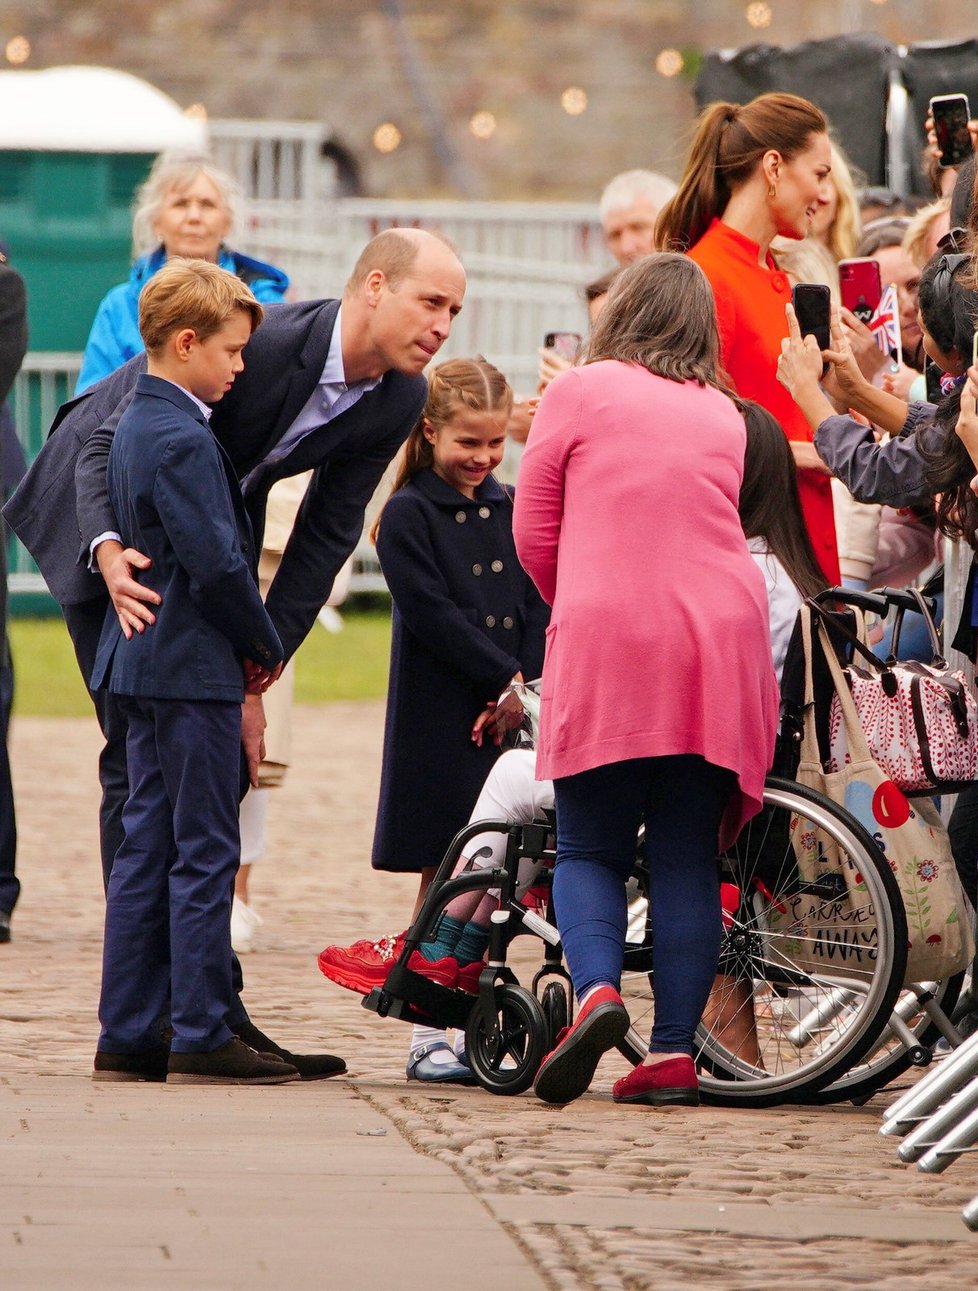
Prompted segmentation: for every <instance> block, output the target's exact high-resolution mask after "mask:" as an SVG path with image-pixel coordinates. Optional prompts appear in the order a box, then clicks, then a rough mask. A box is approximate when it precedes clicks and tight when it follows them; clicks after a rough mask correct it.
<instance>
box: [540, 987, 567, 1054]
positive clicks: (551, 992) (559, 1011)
mask: <svg viewBox="0 0 978 1291" xmlns="http://www.w3.org/2000/svg"><path fill="white" fill-rule="evenodd" d="M540 1007H541V1008H542V1009H543V1016H544V1017H545V1018H546V1019H547V1032H548V1042H549V1047H548V1050H547V1052H549V1051H550V1049H552V1048H553V1047H554V1045H555V1044H556V1043H557V1036H558V1035H559V1034H560V1032H561V1031H562V1030H563V1028H564V1027H566V1026H569V1025H570V1006H569V1004H568V1001H567V988H566V987H565V986H564V984H563V982H548V983H547V985H546V986H545V987H544V988H543V994H542V995H541V996H540Z"/></svg>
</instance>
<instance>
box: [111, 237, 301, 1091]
mask: <svg viewBox="0 0 978 1291" xmlns="http://www.w3.org/2000/svg"><path fill="white" fill-rule="evenodd" d="M261 318H262V308H261V306H260V305H259V304H258V303H257V302H256V301H255V299H254V297H253V296H252V294H251V292H250V291H249V290H248V288H247V287H246V286H245V285H244V284H243V283H242V282H241V281H240V280H239V279H238V278H236V277H235V276H234V275H233V274H230V273H227V272H226V271H225V270H223V269H219V268H218V267H217V266H216V265H214V264H210V263H208V262H207V261H203V260H179V259H175V260H171V261H170V262H169V263H168V264H167V265H165V266H164V268H163V269H161V270H160V271H159V273H157V274H156V275H155V276H154V277H153V278H152V279H151V280H150V282H149V283H148V284H147V285H146V287H145V288H144V289H143V292H142V295H141V296H140V300H139V330H140V334H141V335H142V338H143V342H144V344H145V346H146V354H147V371H146V374H145V375H143V376H140V378H139V381H138V384H137V386H136V394H135V397H134V398H133V401H132V403H131V404H130V406H129V408H128V409H127V411H126V413H125V415H124V416H123V417H122V419H121V421H120V422H119V427H118V430H117V432H116V435H115V438H114V440H113V443H112V449H111V452H110V454H109V461H108V476H107V479H108V488H109V492H110V496H111V499H112V506H113V509H114V511H115V514H116V517H117V518H118V520H119V524H120V529H121V532H122V535H123V539H124V541H125V543H126V544H127V545H130V546H134V547H137V548H138V549H139V550H140V551H143V552H145V553H146V554H147V555H148V556H149V557H150V558H151V564H150V566H149V568H148V569H147V570H146V571H145V572H144V573H143V575H142V581H144V582H145V583H147V584H148V585H150V586H152V587H153V589H154V590H155V591H156V592H158V593H159V595H160V596H161V598H162V603H161V605H160V606H159V609H158V611H157V615H156V623H155V624H154V625H153V626H152V627H149V628H147V629H146V630H145V631H143V632H136V633H133V632H132V631H131V629H129V628H128V627H126V626H122V627H120V622H119V620H118V619H117V618H116V615H115V612H114V611H113V610H112V609H111V607H110V609H109V612H108V614H107V615H106V621H105V626H104V628H103V631H102V637H101V640H100V642H99V650H98V655H97V658H96V663H95V671H94V675H93V680H92V686H93V689H94V688H96V687H105V688H107V689H108V690H110V691H112V692H113V693H114V694H116V695H119V696H123V697H124V699H123V703H124V705H125V707H126V709H127V714H128V723H129V725H128V738H127V744H126V756H127V761H128V769H129V798H128V800H127V802H126V806H125V811H124V814H123V826H124V830H125V839H124V841H123V843H122V845H121V847H120V848H119V851H118V853H117V854H116V858H115V863H114V865H113V869H112V875H111V878H110V881H109V887H108V893H107V898H106V900H107V905H106V916H105V942H104V949H103V962H102V994H101V999H100V1002H99V1020H100V1022H101V1024H102V1030H101V1035H100V1037H99V1044H98V1051H97V1053H96V1055H95V1071H94V1073H93V1074H94V1078H95V1079H96V1080H135V1079H140V1078H141V1077H142V1076H143V1075H144V1074H145V1071H146V1069H147V1065H150V1066H151V1065H152V1063H153V1058H154V1054H155V1052H156V1051H158V1050H159V1049H160V1047H161V1044H160V1036H159V1023H158V1019H159V1018H160V1017H161V1016H163V1015H165V1013H166V1010H167V1007H168V1006H169V1012H170V1020H171V1025H172V1028H173V1037H172V1041H171V1043H170V1053H169V1061H168V1065H167V1076H166V1079H167V1081H168V1082H172V1083H178V1084H179V1083H183V1084H190V1083H200V1082H204V1083H220V1084H281V1083H284V1082H285V1081H289V1080H296V1079H298V1072H297V1071H296V1069H295V1068H294V1067H293V1066H291V1065H290V1064H288V1063H286V1062H284V1061H283V1060H282V1059H280V1058H277V1057H274V1056H271V1055H269V1054H259V1053H257V1052H256V1051H255V1050H253V1049H251V1048H249V1047H248V1046H247V1045H246V1044H244V1042H243V1041H241V1040H239V1039H238V1038H237V1037H236V1036H234V1035H233V1034H232V1031H231V1029H230V1028H229V1026H228V1024H227V1015H228V1010H229V1007H230V1005H231V997H232V985H231V938H230V918H231V892H232V885H233V881H234V875H235V872H236V870H237V868H238V860H239V853H240V839H239V834H238V799H239V795H240V786H241V780H240V766H241V704H242V702H243V700H244V694H245V690H246V689H247V690H249V691H250V692H252V693H254V692H256V691H259V692H260V691H261V690H263V689H265V687H266V686H268V685H269V684H270V683H271V682H272V681H273V680H274V679H275V678H276V677H277V676H278V674H279V672H280V671H281V661H282V646H281V643H280V641H279V638H278V636H277V634H276V632H275V629H274V627H273V626H272V623H271V620H270V619H269V617H268V615H267V613H266V612H265V607H264V605H263V604H262V601H261V597H260V596H259V593H258V582H257V577H256V572H255V561H256V559H257V553H256V552H255V551H254V550H253V543H252V535H251V527H250V525H249V522H248V518H247V515H246V513H245V509H244V503H243V502H242V499H241V491H240V488H239V486H238V481H237V478H236V476H235V472H234V469H233V467H232V466H231V463H230V461H229V459H228V458H227V456H226V454H225V453H224V451H223V449H222V448H221V447H220V445H219V444H218V442H217V440H216V439H215V437H214V435H213V434H212V433H211V431H210V429H209V427H208V418H209V416H210V409H209V408H208V406H207V405H208V404H209V403H214V402H216V401H217V400H219V399H221V398H222V397H223V396H224V395H225V394H226V393H227V391H228V390H230V389H231V385H232V383H233V381H234V378H235V376H236V375H237V374H238V373H239V372H241V371H242V369H243V367H244V364H243V362H242V359H241V351H242V350H243V349H244V347H245V345H246V344H247V342H248V340H249V338H250V337H251V333H252V331H253V330H254V328H255V327H257V326H258V324H259V323H260V322H261Z"/></svg>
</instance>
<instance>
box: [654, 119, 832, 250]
mask: <svg viewBox="0 0 978 1291" xmlns="http://www.w3.org/2000/svg"><path fill="white" fill-rule="evenodd" d="M827 130H828V122H827V121H826V119H825V117H824V116H823V114H822V113H821V112H820V111H819V109H818V108H817V107H816V106H815V104H814V103H809V101H808V100H807V99H802V98H799V97H798V95H796V94H761V95H759V96H758V97H757V98H756V99H753V100H751V102H750V103H746V104H744V105H743V106H741V105H740V104H738V103H711V104H710V105H709V106H708V107H706V108H704V109H703V111H702V112H701V113H700V117H699V121H698V123H697V126H696V133H695V135H694V136H693V143H692V146H691V148H690V150H689V157H688V159H687V162H686V170H685V171H684V173H683V177H682V179H681V180H680V181H679V190H678V192H677V193H676V195H675V197H673V198H672V199H671V200H670V201H668V202H667V203H666V204H665V206H663V208H662V210H661V211H660V212H659V218H658V220H657V221H656V225H655V244H656V246H657V247H661V248H662V249H663V250H664V251H688V250H689V249H690V247H693V246H695V245H696V243H697V242H699V240H700V238H701V237H702V236H703V234H704V233H705V232H706V230H707V229H708V228H709V227H710V223H711V221H712V220H713V218H714V217H715V216H719V215H722V214H723V212H724V210H725V208H726V205H727V203H728V202H729V201H730V196H731V194H732V193H733V191H734V189H735V188H737V187H738V186H739V185H740V184H742V183H744V181H745V180H747V179H749V178H750V176H751V175H752V174H753V173H754V171H755V169H756V168H757V166H758V165H759V164H760V161H761V158H762V157H763V156H764V154H765V153H766V152H770V151H771V149H776V150H777V151H778V152H779V153H780V154H781V156H782V157H783V158H784V159H785V161H790V160H791V158H792V157H794V156H796V155H797V154H798V153H800V152H804V150H805V148H806V147H807V146H808V142H809V140H810V139H811V137H812V135H813V134H824V133H825V132H826V131H827Z"/></svg>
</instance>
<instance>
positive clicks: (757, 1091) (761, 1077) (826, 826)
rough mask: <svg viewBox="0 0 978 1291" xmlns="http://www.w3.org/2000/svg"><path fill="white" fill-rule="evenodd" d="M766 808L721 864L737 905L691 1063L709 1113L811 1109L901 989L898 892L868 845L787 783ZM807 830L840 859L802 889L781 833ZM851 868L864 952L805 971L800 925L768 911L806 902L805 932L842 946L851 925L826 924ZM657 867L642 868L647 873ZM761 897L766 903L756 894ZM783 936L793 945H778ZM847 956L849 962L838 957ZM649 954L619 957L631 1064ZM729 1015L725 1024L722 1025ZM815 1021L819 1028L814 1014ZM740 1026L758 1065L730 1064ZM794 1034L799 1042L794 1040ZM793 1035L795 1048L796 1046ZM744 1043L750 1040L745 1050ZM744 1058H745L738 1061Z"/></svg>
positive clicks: (645, 1032) (836, 811) (865, 837)
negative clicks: (789, 1021)
mask: <svg viewBox="0 0 978 1291" xmlns="http://www.w3.org/2000/svg"><path fill="white" fill-rule="evenodd" d="M764 804H765V806H764V810H763V811H762V812H761V814H760V815H758V816H757V817H755V818H754V820H753V821H750V822H748V824H747V826H746V827H745V829H744V831H743V833H742V834H741V836H740V838H739V839H738V840H737V843H736V844H735V845H734V847H733V848H731V849H730V851H729V852H728V853H727V854H725V855H724V856H723V857H722V858H721V862H722V866H723V869H724V871H725V876H726V877H727V878H728V880H729V881H730V882H732V883H733V884H734V885H735V886H736V887H737V888H739V890H740V893H741V904H740V908H739V909H738V911H737V914H736V916H735V918H734V921H733V925H732V927H730V928H728V930H727V932H726V933H725V939H724V946H725V948H724V952H723V955H722V957H721V969H724V968H725V969H726V972H723V973H722V975H721V976H718V979H717V986H716V988H715V990H714V994H713V995H712V996H711V1002H710V1005H708V1008H707V1012H706V1013H705V1014H704V1019H706V1018H708V1017H711V1010H712V1019H713V1021H712V1027H713V1028H714V1029H711V1024H710V1023H709V1022H707V1021H704V1022H703V1023H702V1024H701V1025H700V1028H699V1029H698V1031H697V1035H696V1053H695V1055H694V1056H695V1061H696V1064H697V1067H698V1069H699V1072H700V1096H701V1098H702V1100H703V1102H705V1103H714V1104H719V1105H724V1106H732V1105H738V1106H744V1107H770V1106H775V1105H777V1104H779V1103H788V1102H807V1101H810V1100H811V1098H812V1096H813V1095H814V1094H815V1093H817V1092H818V1091H819V1090H821V1089H824V1088H826V1087H827V1086H829V1085H831V1084H832V1083H833V1081H836V1080H838V1079H840V1078H841V1077H842V1076H844V1075H845V1073H846V1072H847V1071H849V1069H850V1068H852V1067H853V1066H855V1065H856V1064H857V1063H858V1062H859V1061H860V1059H861V1058H862V1057H863V1056H864V1055H865V1054H867V1053H868V1052H869V1051H870V1050H871V1049H872V1047H873V1045H874V1044H875V1042H876V1040H877V1039H878V1037H879V1036H880V1034H881V1033H882V1032H883V1030H884V1028H885V1026H886V1024H887V1021H888V1019H889V1016H890V1012H891V1010H892V1009H893V1006H894V1004H895V1002H896V999H897V997H898V995H899V993H900V989H901V986H902V983H903V976H904V971H905V967H906V953H907V951H906V947H907V930H906V918H905V915H904V912H903V903H902V901H901V899H900V892H899V888H898V887H897V883H896V879H895V878H894V876H893V874H892V872H891V870H890V867H889V865H888V864H887V862H886V860H885V858H884V857H883V854H882V853H881V851H880V850H879V848H878V847H877V846H876V844H875V843H874V842H873V839H872V837H871V835H870V834H869V833H868V832H867V831H866V830H865V829H863V827H862V826H861V825H860V824H859V823H858V822H857V821H855V820H854V819H853V818H852V817H851V816H849V815H848V813H847V812H845V811H843V810H842V809H841V808H839V807H837V806H836V805H835V804H834V803H833V802H830V801H829V800H828V799H827V798H825V797H823V796H822V795H821V794H818V793H815V792H813V791H812V790H810V789H807V788H805V787H804V786H802V785H799V784H796V783H794V782H792V781H785V780H778V779H775V778H773V777H771V778H769V779H768V781H767V783H766V785H765V790H764ZM806 827H807V828H813V829H814V830H815V831H816V834H817V837H818V838H819V839H825V840H826V841H827V842H828V843H830V844H832V845H833V849H837V850H838V859H837V860H835V861H833V862H831V863H826V864H824V866H822V867H820V869H819V875H818V882H817V883H811V884H804V883H803V882H802V881H801V880H800V877H799V871H798V865H797V863H796V860H795V855H794V851H793V849H792V844H791V842H790V836H789V831H790V829H791V828H794V829H805V828H806ZM850 862H851V864H852V865H854V866H855V867H856V870H857V871H858V872H859V874H860V875H861V876H862V880H863V882H864V884H865V896H864V897H862V898H861V899H857V900H858V901H859V903H858V905H857V906H856V907H855V915H856V919H857V921H858V919H865V920H866V921H867V922H866V925H865V926H866V928H867V929H868V928H869V926H870V925H869V922H868V921H869V919H870V918H872V928H873V931H872V938H873V941H872V945H871V947H870V948H869V949H863V948H862V947H859V948H858V949H857V950H855V951H853V952H852V959H853V961H854V963H847V964H846V965H844V966H840V965H838V964H836V963H835V961H834V960H833V959H832V955H831V951H830V952H828V953H829V961H827V962H829V967H827V968H824V969H823V968H821V966H820V967H819V969H818V970H814V969H812V968H808V969H801V968H799V967H797V966H796V965H795V964H793V962H792V960H791V957H790V954H789V953H788V949H787V948H788V947H794V948H797V947H798V946H799V945H801V946H806V945H807V946H809V949H811V948H812V947H814V946H816V944H817V942H818V938H816V937H813V936H811V935H810V934H809V929H808V925H806V927H805V928H804V930H803V932H802V933H801V934H800V933H799V932H798V929H797V927H796V926H795V925H792V927H791V928H790V929H786V930H781V931H779V930H778V929H777V926H776V925H777V922H778V920H777V918H776V917H772V914H773V912H774V911H775V910H778V911H789V910H791V909H792V907H791V906H790V905H788V904H786V903H788V902H791V901H792V900H797V898H798V895H799V893H800V892H804V903H805V906H806V907H807V908H810V909H812V910H813V911H814V914H813V915H812V917H811V921H810V922H811V925H812V926H817V927H818V928H819V929H820V930H821V934H822V935H823V936H824V944H826V945H829V944H830V943H832V942H833V940H834V939H836V938H840V939H842V940H843V942H844V939H845V937H846V936H847V935H848V934H849V933H850V932H851V930H852V923H851V921H850V922H847V923H846V924H845V925H843V924H842V923H841V922H839V923H836V922H835V921H834V920H835V919H836V918H837V917H838V918H839V919H840V920H841V919H842V917H843V916H842V915H837V913H836V912H837V910H838V899H839V896H840V894H841V893H844V892H848V886H847V884H846V883H845V873H846V872H847V870H846V867H847V865H848V864H849V863H850ZM654 863H655V858H654V857H651V858H649V864H653V865H654ZM761 891H763V892H764V893H765V895H764V896H761V895H760V892H761ZM787 933H790V937H789V936H788V935H786V934H787ZM846 953H848V952H846ZM650 969H651V954H650V948H649V945H648V944H641V943H639V944H629V945H626V951H625V972H624V974H623V976H622V996H623V998H624V999H625V1003H626V1006H627V1007H628V1009H629V1012H630V1014H631V1016H632V1028H631V1030H630V1031H629V1033H628V1035H627V1036H626V1039H625V1043H624V1045H623V1046H622V1050H623V1052H626V1056H627V1057H628V1058H629V1059H630V1060H631V1061H633V1062H636V1063H637V1062H640V1061H641V1060H642V1058H643V1057H644V1056H645V1054H646V1052H647V1051H648V1039H649V1033H650V1031H651V1023H652V1011H653V995H652V980H651V972H650ZM796 1005H797V1006H798V1007H799V1010H800V1011H802V1012H804V1014H805V1015H806V1026H803V1025H802V1023H801V1022H796V1023H795V1024H794V1025H793V1026H784V1025H782V1023H781V1022H779V1021H778V1017H777V1015H778V1014H779V1013H780V1014H781V1016H782V1019H783V1016H784V1012H785V1011H786V1010H787V1009H788V1008H789V1007H794V1006H796ZM724 1008H726V1010H727V1013H726V1017H725V1018H724V1019H723V1022H722V1023H721V1022H720V1021H719V1017H720V1015H721V1012H722V1010H723V1009H724ZM816 1010H820V1012H821V1016H820V1018H819V1021H818V1024H817V1025H816V1024H815V1023H814V1022H813V1021H812V1018H813V1017H814V1015H815V1011H816ZM738 1023H739V1024H740V1025H741V1026H742V1027H743V1028H745V1029H746V1030H747V1031H748V1032H749V1031H750V1030H751V1028H753V1029H754V1030H756V1040H757V1047H758V1051H759V1055H760V1061H759V1062H758V1061H756V1059H755V1058H752V1057H748V1056H738V1055H737V1054H736V1053H735V1052H734V1051H733V1050H732V1049H731V1047H730V1044H731V1037H732V1035H733V1032H734V1030H735V1028H736V1026H737V1025H738ZM792 1034H795V1039H794V1040H792V1038H791V1036H792ZM798 1036H800V1037H801V1039H798V1038H797V1037H798ZM745 1043H746V1042H745ZM745 1052H746V1050H744V1051H742V1053H745Z"/></svg>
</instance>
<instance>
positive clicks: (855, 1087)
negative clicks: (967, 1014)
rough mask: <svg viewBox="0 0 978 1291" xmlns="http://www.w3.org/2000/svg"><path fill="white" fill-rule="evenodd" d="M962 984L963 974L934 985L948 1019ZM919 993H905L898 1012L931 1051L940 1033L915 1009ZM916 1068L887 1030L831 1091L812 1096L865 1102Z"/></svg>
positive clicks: (914, 990) (826, 1100)
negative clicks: (913, 1067)
mask: <svg viewBox="0 0 978 1291" xmlns="http://www.w3.org/2000/svg"><path fill="white" fill-rule="evenodd" d="M963 981H964V973H956V974H955V975H954V976H953V977H948V978H945V979H944V980H943V981H941V982H934V983H933V984H932V986H933V990H932V992H931V994H932V995H933V998H934V1002H935V1003H936V1004H937V1006H938V1007H939V1008H940V1009H941V1010H942V1011H943V1012H944V1013H946V1014H947V1015H948V1017H950V1015H951V1012H952V1010H953V1009H954V1006H955V1004H957V1002H958V996H959V995H960V994H961V984H962V982H963ZM919 990H920V988H919V987H914V986H908V987H906V988H905V989H904V990H902V991H901V992H900V995H899V998H898V999H897V1003H896V1008H897V1009H898V1010H899V1011H900V1012H901V1015H904V1014H906V1015H907V1016H904V1021H905V1022H906V1024H907V1026H908V1027H909V1028H910V1030H911V1031H912V1032H913V1034H914V1036H915V1037H916V1039H917V1047H918V1049H924V1050H929V1049H930V1047H931V1045H933V1044H935V1043H936V1042H937V1041H938V1040H939V1039H940V1037H941V1031H940V1028H939V1027H937V1026H936V1025H935V1024H934V1023H933V1022H932V1021H931V1020H930V1018H929V1017H928V1016H927V1014H926V1013H925V1012H924V1010H923V1009H922V1008H919V1007H915V1006H916V1005H917V1003H918V1002H919V999H920V995H919ZM909 1010H913V1011H912V1012H910V1011H909ZM914 1065H915V1064H914V1053H913V1052H912V1051H911V1050H909V1049H907V1048H906V1046H905V1045H904V1044H903V1042H902V1041H901V1040H899V1039H898V1038H897V1037H896V1036H895V1035H893V1033H892V1032H891V1031H890V1030H889V1029H888V1028H884V1030H883V1033H882V1035H881V1036H880V1037H879V1039H878V1040H877V1041H876V1044H875V1045H874V1047H873V1048H872V1049H871V1050H870V1051H869V1052H868V1053H867V1054H865V1055H864V1057H863V1058H862V1060H861V1061H860V1062H858V1063H856V1064H855V1066H853V1067H850V1069H849V1070H848V1071H847V1072H846V1073H845V1075H844V1076H840V1077H839V1079H838V1080H834V1081H833V1082H832V1084H831V1085H829V1086H828V1088H826V1089H822V1090H819V1092H818V1093H816V1094H813V1095H812V1102H813V1103H842V1102H845V1101H846V1100H848V1101H850V1102H853V1103H862V1102H865V1101H866V1099H867V1098H871V1097H872V1096H873V1094H875V1093H876V1092H877V1090H880V1089H883V1088H885V1087H886V1086H887V1085H889V1084H890V1082H891V1081H894V1080H896V1079H897V1078H898V1077H899V1076H902V1075H903V1073H904V1072H905V1071H907V1070H909V1068H910V1067H912V1066H914Z"/></svg>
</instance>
